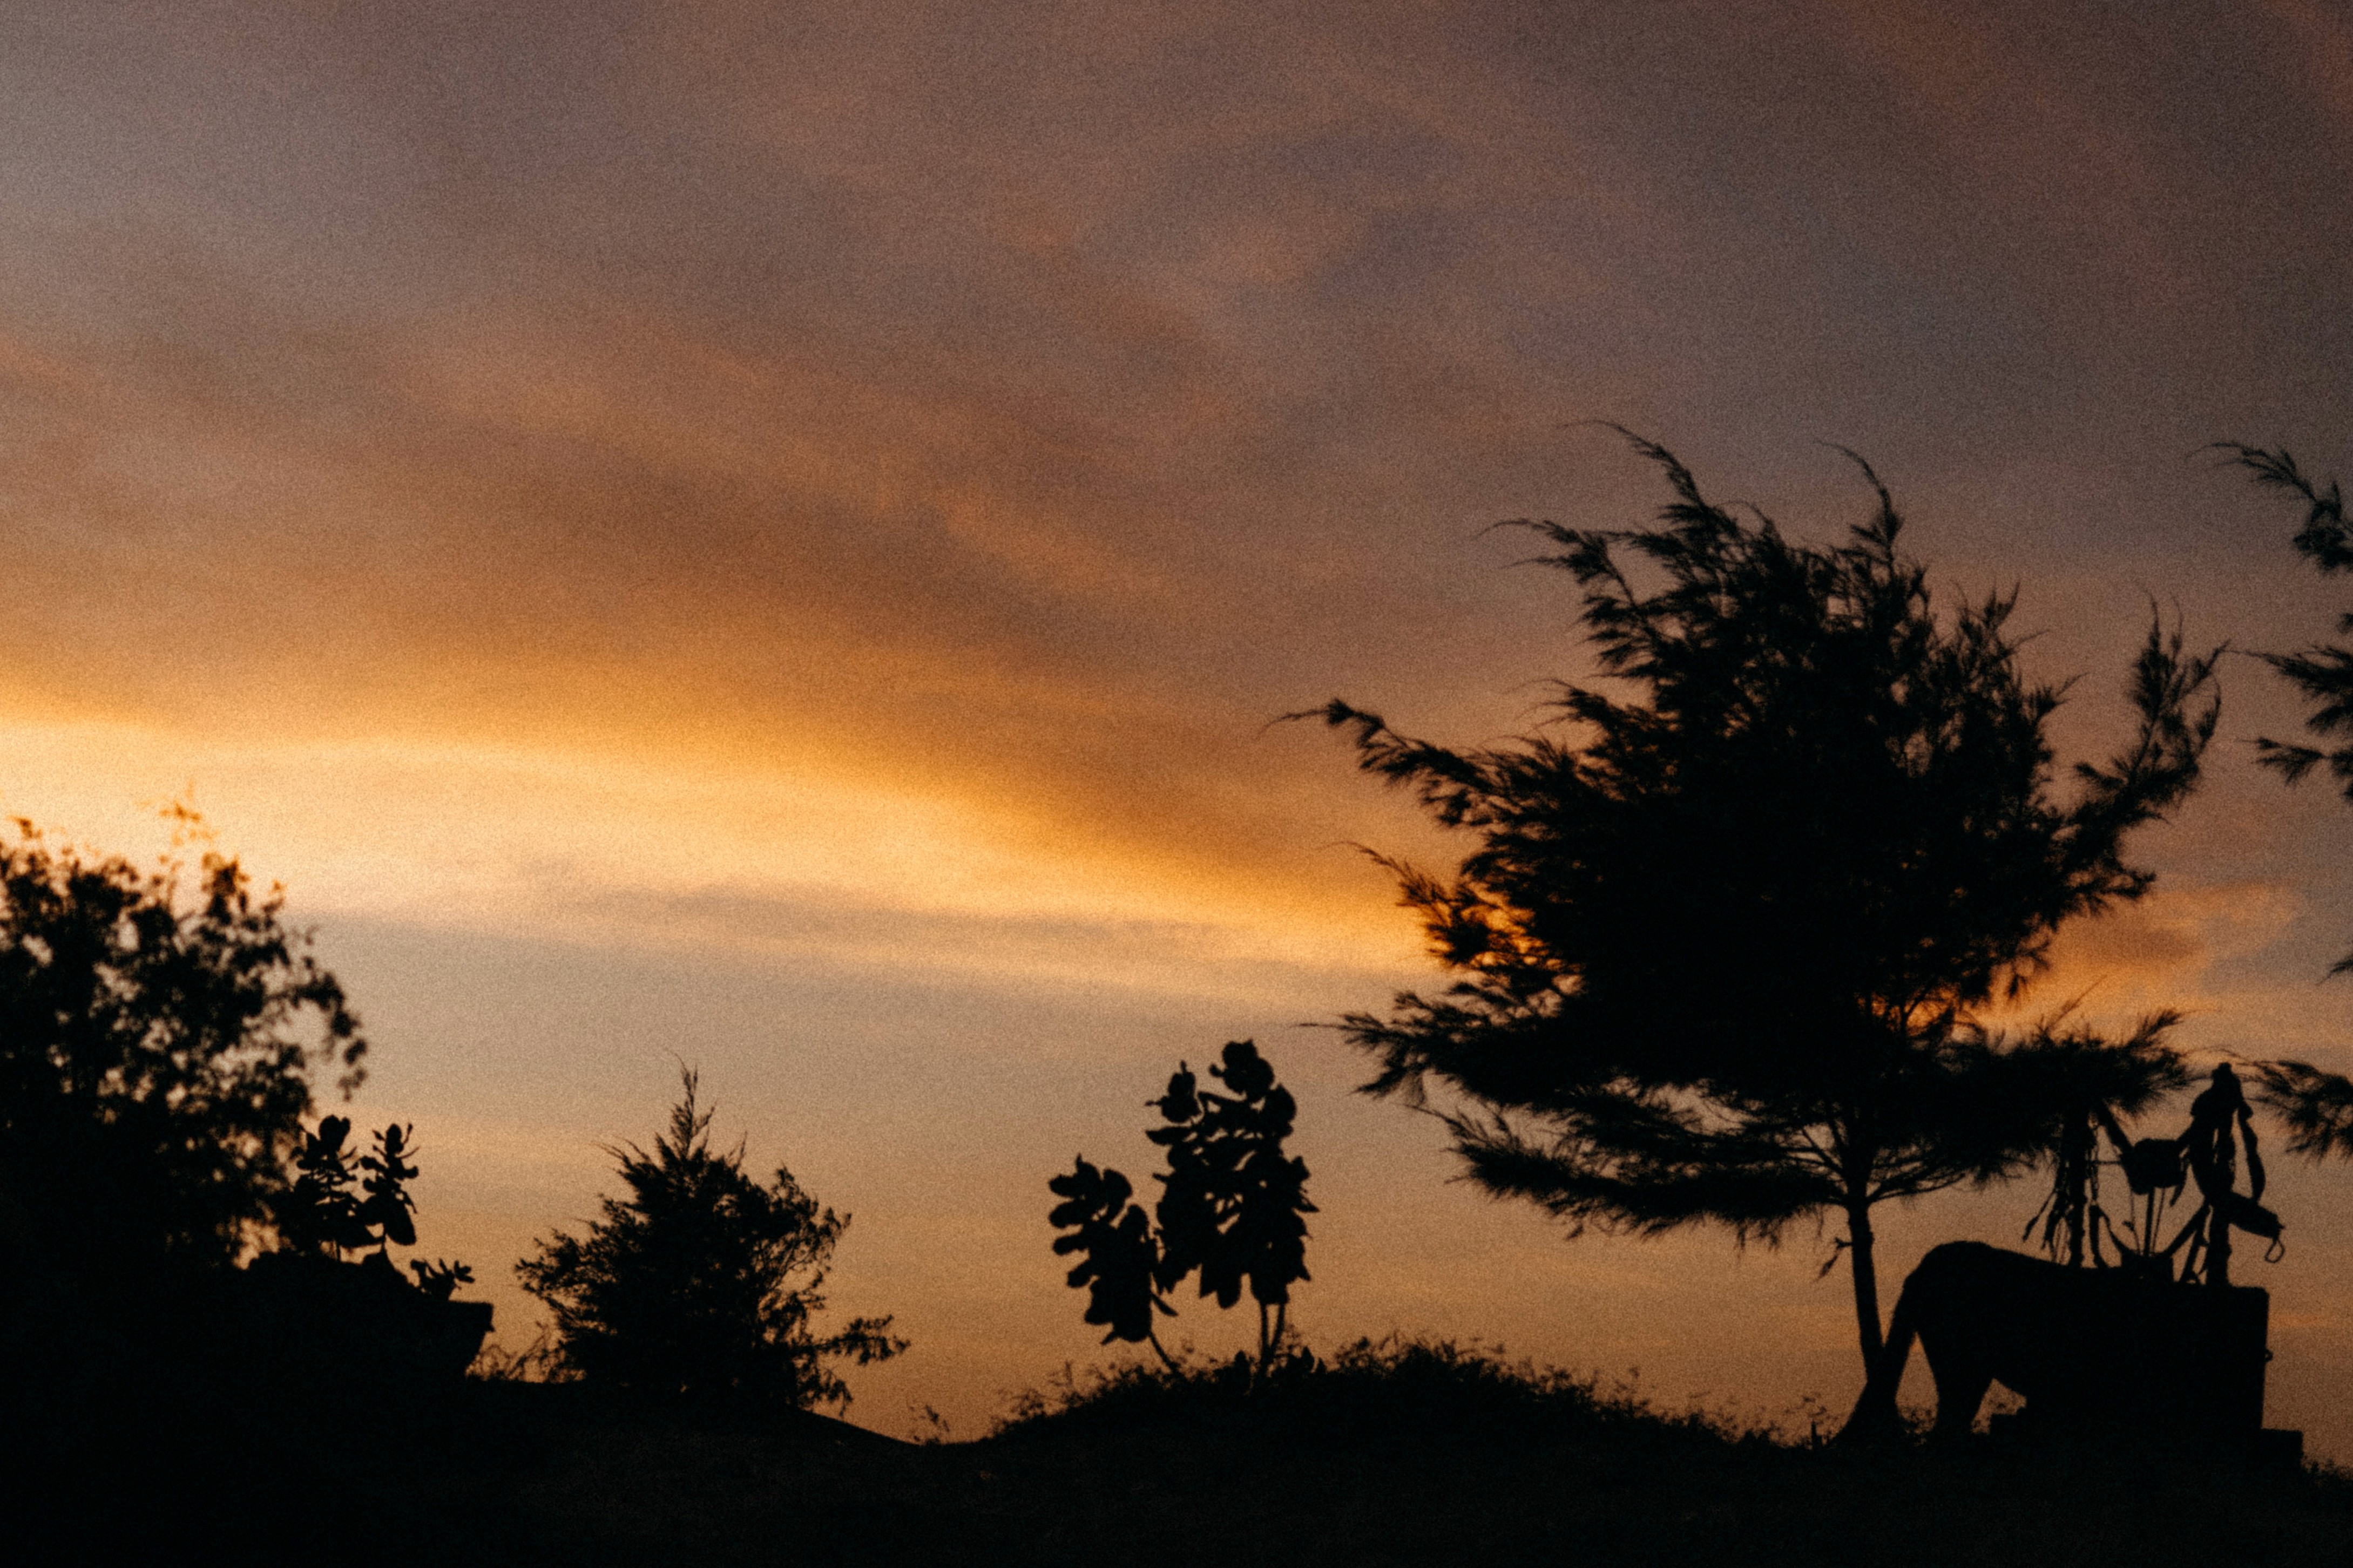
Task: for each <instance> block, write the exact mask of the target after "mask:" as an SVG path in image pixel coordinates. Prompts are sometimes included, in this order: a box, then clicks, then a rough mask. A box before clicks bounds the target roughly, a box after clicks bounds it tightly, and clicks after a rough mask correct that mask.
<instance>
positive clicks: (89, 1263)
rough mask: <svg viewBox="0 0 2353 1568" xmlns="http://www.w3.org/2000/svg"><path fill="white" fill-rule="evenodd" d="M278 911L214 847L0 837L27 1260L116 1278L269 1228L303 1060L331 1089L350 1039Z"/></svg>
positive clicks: (0, 1055)
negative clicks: (150, 858)
mask: <svg viewBox="0 0 2353 1568" xmlns="http://www.w3.org/2000/svg"><path fill="white" fill-rule="evenodd" d="M183 815H184V816H185V814H183ZM191 820H192V819H191ZM282 909H283V898H282V895H281V894H280V892H279V891H278V890H277V889H271V890H270V891H269V893H268V894H266V895H260V894H257V893H256V892H255V891H254V889H253V887H252V885H251V882H250V879H248V877H247V876H246V874H245V872H244V870H243V868H240V867H239V866H238V864H237V862H236V861H235V860H233V859H227V858H222V857H220V856H217V855H214V854H209V853H208V854H206V855H205V856H204V857H203V858H202V860H201V862H200V864H199V865H198V866H197V868H195V870H194V871H193V872H192V871H191V869H190V868H188V867H187V866H186V865H185V863H184V862H183V861H182V860H181V859H179V858H177V857H176V856H174V857H173V858H166V859H165V860H164V862H163V863H162V864H161V865H159V866H158V867H157V868H155V869H153V870H152V871H142V870H140V869H138V868H135V867H133V866H132V865H131V864H130V863H129V862H128V861H125V860H122V859H120V858H88V857H86V856H84V855H83V854H82V853H81V852H80V851H78V850H74V849H58V848H55V847H51V846H50V845H49V844H48V843H47V841H46V840H44V839H43V837H41V835H40V834H39V833H38V832H37V831H36V830H35V829H34V828H32V827H31V826H30V825H28V824H26V823H23V822H21V821H20V822H19V823H18V824H17V833H16V838H15V839H14V841H12V842H6V843H0V1189H5V1191H6V1192H7V1193H8V1194H11V1195H12V1198H13V1202H11V1203H10V1204H9V1205H7V1206H8V1207H9V1208H10V1209H11V1211H12V1212H13V1215H14V1216H15V1218H14V1220H13V1221H12V1225H13V1226H16V1227H19V1228H21V1229H22V1230H23V1231H24V1233H25V1235H26V1239H27V1240H28V1241H29V1243H30V1249H31V1251H32V1252H33V1254H34V1255H35V1256H37V1258H39V1259H40V1260H41V1261H42V1262H43V1263H45V1264H47V1265H48V1266H51V1267H56V1268H64V1269H65V1270H67V1271H68V1272H70V1273H72V1274H75V1275H77V1276H79V1277H81V1278H83V1279H114V1280H121V1279H136V1278H140V1277H142V1276H144V1275H146V1274H149V1273H152V1271H153V1269H154V1268H157V1267H160V1266H163V1265H164V1264H166V1263H169V1262H180V1263H193V1264H197V1265H210V1266H215V1267H218V1266H225V1265H227V1264H228V1263H230V1262H231V1261H233V1260H234V1259H235V1258H237V1255H238V1254H239V1253H240V1252H241V1251H243V1250H244V1249H245V1248H246V1247H248V1246H249V1245H250V1244H251V1243H253V1242H254V1241H255V1240H257V1239H259V1238H260V1237H264V1236H266V1235H267V1233H268V1231H269V1226H270V1223H271V1221H272V1220H273V1218H274V1217H275V1215H276V1213H277V1207H278V1205H279V1204H280V1201H281V1200H282V1199H283V1198H284V1196H285V1195H286V1193H287V1189H288V1173H287V1171H286V1162H287V1158H288V1156H289V1154H290V1153H291V1152H293V1150H294V1148H295V1147H296V1144H297V1141H298V1140H299V1139H300V1137H301V1117H302V1114H303V1113H304V1111H306V1110H308V1109H309V1108H310V1104H311V1086H310V1082H309V1078H308V1071H309V1068H310V1067H311V1064H312V1063H314V1062H315V1063H317V1064H319V1065H320V1066H322V1067H325V1066H332V1067H333V1068H339V1069H340V1070H341V1074H342V1077H341V1087H342V1088H343V1091H344V1092H345V1093H346V1094H348V1093H349V1092H350V1090H351V1089H352V1088H353V1087H354V1086H355V1085H356V1084H357V1083H358V1082H359V1080H360V1077H361V1073H360V1067H359V1063H360V1058H361V1057H362V1055H363V1054H364V1051H365V1049H366V1046H365V1043H364V1040H363V1039H362V1037H361V1035H360V1030H359V1020H358V1019H357V1018H356V1017H354V1016H353V1014H352V1012H351V1009H350V1008H349V1006H348V1005H346V1004H345V1001H344V998H343V988H342V987H341V986H340V985H339V984H336V982H335V979H334V977H333V976H332V974H330V973H327V971H326V970H324V969H323V968H322V967H320V965H319V964H318V963H317V962H316V960H314V959H313V958H312V957H311V954H310V952H309V947H310V938H309V936H308V935H307V934H306V933H304V932H301V931H295V930H292V929H290V928H289V927H288V926H287V925H286V924H285V922H284V921H283V919H282V918H281V914H282ZM20 1256H23V1255H22V1254H20Z"/></svg>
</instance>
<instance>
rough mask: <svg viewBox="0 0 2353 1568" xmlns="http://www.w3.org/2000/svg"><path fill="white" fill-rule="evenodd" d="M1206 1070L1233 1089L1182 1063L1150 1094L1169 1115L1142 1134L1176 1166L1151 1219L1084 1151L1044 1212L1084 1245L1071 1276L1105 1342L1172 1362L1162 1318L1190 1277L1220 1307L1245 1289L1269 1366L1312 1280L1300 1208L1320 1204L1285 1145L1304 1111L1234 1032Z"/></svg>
mask: <svg viewBox="0 0 2353 1568" xmlns="http://www.w3.org/2000/svg"><path fill="white" fill-rule="evenodd" d="M1209 1076H1210V1077H1211V1078H1213V1079H1217V1080H1219V1082H1220V1083H1222V1084H1224V1085H1225V1088H1226V1092H1225V1093H1222V1094H1220V1093H1219V1092H1217V1091H1216V1090H1214V1089H1203V1088H1202V1087H1201V1083H1200V1080H1199V1079H1198V1078H1196V1077H1195V1076H1194V1074H1193V1070H1192V1068H1190V1067H1188V1066H1187V1065H1186V1064H1185V1063H1183V1062H1179V1063H1177V1064H1176V1071H1175V1072H1174V1073H1172V1074H1170V1075H1169V1079H1168V1089H1167V1091H1166V1093H1164V1094H1163V1095H1162V1096H1161V1097H1160V1098H1159V1099H1157V1100H1151V1101H1149V1102H1148V1103H1149V1104H1150V1105H1151V1106H1152V1107H1153V1108H1154V1109H1155V1110H1158V1111H1159V1112H1160V1120H1161V1122H1162V1125H1160V1126H1158V1127H1155V1128H1153V1129H1151V1130H1150V1131H1147V1132H1146V1133H1145V1137H1147V1138H1149V1139H1150V1140H1151V1141H1152V1142H1155V1143H1157V1144H1159V1145H1160V1146H1161V1147H1162V1148H1164V1149H1166V1151H1167V1152H1168V1156H1167V1157H1168V1169H1167V1170H1166V1172H1165V1173H1159V1174H1156V1175H1155V1177H1154V1178H1153V1179H1154V1180H1155V1181H1157V1182H1158V1183H1160V1184H1161V1192H1160V1200H1159V1202H1158V1203H1157V1204H1155V1205H1154V1212H1153V1215H1152V1217H1151V1218H1147V1217H1146V1216H1145V1212H1144V1208H1143V1206H1142V1205H1139V1204H1134V1203H1133V1202H1132V1201H1131V1200H1132V1199H1133V1198H1134V1194H1135V1189H1134V1186H1133V1185H1131V1184H1129V1182H1128V1179H1127V1178H1126V1177H1125V1176H1124V1175H1123V1174H1121V1173H1119V1172H1117V1171H1115V1170H1112V1169H1110V1168H1109V1167H1107V1166H1106V1167H1103V1168H1098V1167H1096V1166H1094V1165H1092V1164H1091V1163H1088V1161H1087V1160H1086V1158H1085V1156H1083V1155H1082V1156H1080V1157H1079V1159H1078V1161H1077V1163H1076V1164H1075V1166H1074V1167H1073V1168H1072V1170H1071V1173H1070V1174H1069V1175H1067V1176H1056V1177H1054V1178H1052V1179H1051V1180H1050V1181H1049V1182H1048V1183H1047V1184H1046V1185H1047V1187H1048V1189H1049V1190H1050V1191H1051V1192H1052V1193H1053V1194H1054V1195H1055V1196H1056V1197H1059V1198H1060V1199H1061V1200H1062V1202H1060V1203H1059V1204H1057V1205H1054V1208H1053V1210H1052V1212H1051V1213H1050V1214H1049V1215H1047V1219H1048V1222H1049V1223H1050V1224H1051V1225H1052V1226H1054V1227H1055V1228H1056V1229H1058V1230H1061V1231H1064V1232H1066V1233H1067V1234H1065V1235H1062V1236H1059V1237H1055V1238H1054V1250H1055V1251H1056V1252H1057V1253H1060V1254H1062V1255H1064V1256H1068V1255H1070V1254H1071V1253H1077V1254H1079V1261H1078V1263H1077V1264H1076V1265H1074V1266H1073V1267H1072V1268H1071V1272H1070V1277H1069V1284H1070V1286H1071V1289H1085V1290H1086V1291H1087V1292H1088V1300H1087V1311H1086V1321H1088V1322H1090V1323H1099V1324H1101V1325H1103V1328H1104V1334H1103V1343H1105V1344H1110V1343H1112V1342H1113V1341H1115V1340H1125V1341H1127V1342H1130V1343H1143V1342H1148V1343H1150V1344H1151V1346H1152V1348H1153V1349H1154V1350H1155V1352H1158V1353H1159V1356H1160V1359H1161V1360H1162V1361H1163V1362H1164V1363H1167V1364H1168V1366H1169V1367H1170V1368H1171V1369H1172V1370H1173V1369H1174V1368H1175V1366H1176V1363H1175V1361H1174V1360H1173V1359H1172V1358H1171V1357H1170V1356H1169V1354H1168V1352H1167V1351H1166V1348H1164V1347H1163V1346H1162V1345H1161V1343H1160V1338H1159V1335H1158V1334H1157V1333H1156V1332H1155V1330H1154V1326H1153V1319H1154V1316H1155V1314H1158V1315H1160V1316H1163V1317H1167V1316H1174V1315H1175V1309H1174V1308H1172V1307H1170V1306H1169V1305H1168V1303H1167V1300H1166V1293H1167V1292H1169V1291H1171V1290H1174V1289H1176V1287H1177V1286H1178V1285H1179V1284H1181V1283H1183V1282H1184V1280H1185V1279H1186V1278H1187V1276H1188V1275H1194V1276H1198V1279H1199V1282H1200V1294H1201V1295H1202V1296H1203V1297H1204V1298H1210V1297H1214V1298H1215V1299H1216V1300H1217V1303H1218V1305H1219V1307H1221V1308H1229V1307H1231V1306H1233V1305H1234V1304H1235V1303H1236V1302H1238V1301H1240V1300H1241V1293H1242V1288H1243V1287H1244V1285H1248V1287H1249V1288H1250V1299H1251V1300H1254V1301H1256V1302H1257V1303H1258V1341H1259V1343H1258V1362H1259V1366H1260V1367H1261V1370H1263V1369H1265V1368H1268V1367H1270V1366H1271V1365H1272V1363H1273V1357H1274V1352H1275V1350H1276V1348H1277V1347H1278V1346H1280V1345H1281V1344H1282V1338H1283V1333H1284V1331H1285V1329H1286V1328H1287V1327H1288V1326H1289V1321H1290V1310H1291V1287H1292V1286H1293V1284H1295V1283H1297V1282H1299V1281H1301V1280H1303V1279H1307V1278H1308V1274H1307V1222H1306V1220H1305V1219H1304V1218H1303V1217H1302V1216H1303V1215H1311V1214H1314V1212H1315V1205H1314V1204H1312V1203H1310V1202H1309V1201H1308V1199H1307V1163H1306V1162H1305V1161H1304V1160H1300V1159H1296V1158H1293V1156H1292V1155H1291V1154H1289V1153H1288V1152H1285V1151H1284V1149H1283V1141H1284V1140H1285V1139H1287V1138H1289V1137H1290V1136H1291V1131H1292V1123H1293V1120H1294V1119H1295V1118H1296V1117H1297V1116H1298V1113H1299V1108H1298V1105H1297V1103H1296V1102H1295V1101H1294V1100H1293V1099H1292V1097H1291V1091H1290V1090H1289V1089H1284V1088H1283V1087H1282V1085H1281V1084H1279V1083H1277V1082H1276V1081H1275V1078H1274V1068H1273V1067H1272V1066H1271V1065H1270V1064H1269V1063H1268V1061H1267V1059H1266V1058H1264V1057H1262V1056H1261V1055H1260V1054H1259V1050H1258V1047H1257V1045H1256V1044H1254V1043H1253V1042H1251V1041H1249V1040H1234V1041H1231V1042H1229V1044H1228V1045H1227V1046H1226V1048H1225V1050H1224V1051H1223V1052H1222V1053H1220V1057H1219V1061H1218V1062H1216V1063H1214V1064H1212V1065H1211V1067H1210V1068H1209ZM1155 1219H1156V1220H1157V1222H1158V1223H1157V1225H1156V1226H1155V1224H1154V1223H1153V1222H1154V1220H1155Z"/></svg>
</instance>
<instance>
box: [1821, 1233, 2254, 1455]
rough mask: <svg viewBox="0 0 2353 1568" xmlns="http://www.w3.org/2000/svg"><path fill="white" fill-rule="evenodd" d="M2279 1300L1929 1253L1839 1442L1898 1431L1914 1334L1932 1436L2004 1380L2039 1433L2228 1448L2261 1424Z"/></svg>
mask: <svg viewBox="0 0 2353 1568" xmlns="http://www.w3.org/2000/svg"><path fill="white" fill-rule="evenodd" d="M2269 1313H2270V1298H2269V1296H2267V1295H2266V1294H2265V1293H2264V1292H2263V1291H2261V1290H2254V1289H2223V1288H2216V1287H2211V1286H2191V1285H2177V1284H2168V1283H2164V1282H2160V1281H2158V1280H2153V1279H2147V1278H2145V1277H2139V1276H2136V1275H2134V1274H2130V1273H2127V1272H2126V1271H2125V1270H2123V1269H2110V1268H2066V1267H2063V1266H2062V1265H2060V1264H2056V1263H2051V1262H2046V1261H2045V1260H2043V1259H2042V1258H2030V1257H2028V1256H2027V1255H2026V1254H2024V1253H2021V1252H2005V1251H2003V1250H2001V1249H2000V1248H1999V1247H1988V1246H1986V1245H1984V1244H1983V1243H1981V1242H1975V1241H1954V1242H1947V1243H1946V1244H1945V1245H1944V1246H1942V1247H1936V1248H1934V1249H1932V1250H1931V1251H1930V1252H1929V1253H1928V1255H1927V1256H1926V1258H1922V1259H1921V1260H1920V1266H1919V1267H1918V1268H1915V1269H1914V1270H1913V1271H1912V1275H1911V1278H1909V1279H1906V1280H1905V1281H1904V1293H1903V1295H1902V1296H1901V1297H1899V1298H1898V1299H1897V1300H1896V1303H1895V1317H1894V1321H1893V1322H1891V1323H1890V1324H1889V1325H1888V1333H1887V1344H1886V1348H1885V1349H1884V1350H1883V1352H1881V1354H1880V1357H1879V1361H1878V1363H1877V1364H1876V1365H1875V1366H1873V1369H1872V1372H1871V1377H1870V1380H1869V1381H1868V1382H1867V1383H1866V1384H1864V1386H1863V1391H1862V1398H1861V1399H1859V1400H1857V1401H1856V1402H1855V1407H1854V1414H1853V1415H1852V1416H1851V1417H1849V1418H1848V1421H1847V1425H1846V1427H1845V1429H1844V1431H1843V1432H1841V1437H1842V1438H1856V1437H1869V1436H1882V1435H1886V1434H1891V1433H1894V1432H1896V1431H1899V1430H1900V1429H1901V1424H1900V1422H1899V1421H1898V1419H1897V1415H1896V1410H1895V1393H1896V1389H1897V1387H1898V1386H1899V1385H1900V1384H1902V1383H1903V1381H1904V1366H1905V1362H1906V1361H1908V1360H1909V1359H1910V1357H1911V1352H1912V1342H1913V1340H1914V1339H1915V1338H1917V1339H1918V1340H1919V1342H1920V1349H1921V1351H1922V1352H1923V1353H1924V1354H1925V1355H1926V1357H1927V1358H1928V1370H1929V1372H1930V1373H1933V1374H1934V1375H1935V1377H1936V1427H1935V1430H1934V1432H1933V1434H1932V1436H1936V1437H1939V1438H1948V1437H1953V1436H1962V1435H1965V1434H1967V1433H1968V1431H1969V1430H1970V1428H1971V1427H1972V1426H1974V1425H1975V1423H1976V1421H1977V1414H1978V1405H1980V1404H1982V1403H1983V1402H1984V1399H1985V1395H1986V1390H1987V1388H1988V1387H1989V1385H1990V1384H1993V1383H1995V1382H1997V1381H1999V1382H2000V1383H2001V1384H2004V1385H2005V1386H2007V1387H2008V1388H2010V1389H2011V1390H2012V1391H2013V1392H2015V1393H2018V1394H2023V1395H2024V1396H2025V1398H2026V1400H2027V1402H2028V1404H2027V1410H2028V1413H2029V1414H2030V1415H2031V1416H2032V1417H2033V1419H2034V1421H2035V1423H2036V1425H2038V1426H2046V1427H2063V1428H2069V1429H2073V1430H2079V1431H2105V1432H2109V1433H2116V1434H2126V1435H2132V1436H2144V1437H2150V1438H2157V1439H2176V1438H2179V1439H2192V1440H2201V1439H2211V1440H2216V1441H2227V1440H2230V1439H2232V1438H2233V1437H2235V1436H2252V1435H2253V1432H2254V1431H2255V1430H2256V1429H2258V1428H2260V1427H2261V1426H2262V1425H2263V1363H2264V1359H2265V1352H2264V1348H2263V1340H2264V1336H2265V1331H2266V1328H2267V1324H2268V1318H2269Z"/></svg>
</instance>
